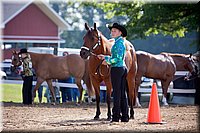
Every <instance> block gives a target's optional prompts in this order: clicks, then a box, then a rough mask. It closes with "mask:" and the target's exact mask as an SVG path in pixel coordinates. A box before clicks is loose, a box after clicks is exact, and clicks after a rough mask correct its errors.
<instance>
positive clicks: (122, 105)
mask: <svg viewBox="0 0 200 133" xmlns="http://www.w3.org/2000/svg"><path fill="white" fill-rule="evenodd" d="M126 75H127V70H126V68H125V67H112V68H111V81H112V87H113V109H112V112H113V120H114V121H118V120H119V119H120V112H121V113H122V119H128V118H129V116H128V100H127V93H126V87H127V81H126Z"/></svg>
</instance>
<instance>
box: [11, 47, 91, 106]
mask: <svg viewBox="0 0 200 133" xmlns="http://www.w3.org/2000/svg"><path fill="white" fill-rule="evenodd" d="M28 53H29V54H30V57H31V61H32V67H33V69H34V70H35V73H36V77H37V83H36V86H35V88H34V90H33V102H34V97H35V93H36V91H37V90H38V88H39V87H40V85H41V84H42V83H43V82H44V81H46V82H47V84H48V86H49V88H50V91H51V94H52V96H53V98H54V102H55V101H56V100H55V99H56V98H55V94H54V88H53V86H52V79H67V78H68V77H70V76H73V77H74V78H75V82H76V85H77V86H78V88H79V91H80V97H79V103H80V102H81V100H82V91H83V87H82V84H81V79H83V80H84V82H85V83H86V86H87V90H88V93H89V95H92V94H93V93H94V91H93V88H92V84H91V82H90V79H89V74H88V71H86V70H87V69H86V68H87V66H88V63H87V61H84V60H83V59H82V58H81V57H80V56H79V55H77V54H70V55H67V56H56V55H52V54H38V53H32V52H28ZM12 64H13V65H14V66H15V67H16V66H19V65H21V64H22V61H21V58H20V57H19V55H18V53H17V52H16V51H13V56H12ZM54 104H55V103H54Z"/></svg>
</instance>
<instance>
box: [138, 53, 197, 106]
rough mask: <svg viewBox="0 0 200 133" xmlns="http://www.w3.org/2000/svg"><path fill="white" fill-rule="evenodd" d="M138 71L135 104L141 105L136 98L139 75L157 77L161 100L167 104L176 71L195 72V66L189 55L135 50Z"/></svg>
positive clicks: (139, 81) (139, 80)
mask: <svg viewBox="0 0 200 133" xmlns="http://www.w3.org/2000/svg"><path fill="white" fill-rule="evenodd" d="M136 55H137V63H138V71H137V75H136V102H137V103H136V106H141V105H140V103H139V100H138V87H139V85H140V83H141V77H142V76H145V77H147V78H153V79H159V80H161V85H162V92H163V97H162V102H163V105H168V103H167V100H166V97H167V91H168V87H169V84H170V82H171V81H172V80H173V79H174V74H175V72H176V71H184V70H186V71H189V72H190V73H192V74H195V73H196V72H195V67H194V64H193V62H192V60H191V58H190V56H189V55H184V54H171V53H161V54H158V55H154V54H150V53H147V52H143V51H137V52H136Z"/></svg>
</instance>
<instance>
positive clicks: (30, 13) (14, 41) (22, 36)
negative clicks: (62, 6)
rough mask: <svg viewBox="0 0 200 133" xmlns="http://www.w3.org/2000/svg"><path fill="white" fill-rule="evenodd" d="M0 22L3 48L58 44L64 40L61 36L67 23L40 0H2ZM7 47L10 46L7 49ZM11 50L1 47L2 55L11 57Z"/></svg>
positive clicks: (58, 45) (57, 45)
mask: <svg viewBox="0 0 200 133" xmlns="http://www.w3.org/2000/svg"><path fill="white" fill-rule="evenodd" d="M2 9H3V11H2V12H3V14H2V15H3V18H2V19H3V22H2V23H1V26H0V28H1V30H2V36H1V39H2V42H3V43H2V44H3V46H4V47H3V49H5V48H6V46H8V45H9V46H11V47H12V48H14V49H19V48H22V47H23V48H24V47H36V46H37V47H38V46H39V47H54V48H58V47H60V43H63V42H65V41H64V40H63V39H62V38H60V34H61V32H62V31H63V30H65V29H67V27H68V25H67V23H66V22H65V21H64V20H63V19H62V18H61V17H60V16H59V15H58V14H57V13H56V12H55V11H54V10H53V9H52V8H51V7H50V6H49V5H48V3H46V2H42V1H39V2H38V1H34V0H31V1H22V2H17V1H15V2H13V1H12V2H10V1H9V2H6V0H4V1H2ZM9 51H10V50H9ZM10 54H11V52H6V49H5V51H4V50H3V59H6V58H10V57H11V55H10Z"/></svg>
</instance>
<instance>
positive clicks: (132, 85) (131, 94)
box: [127, 73, 135, 119]
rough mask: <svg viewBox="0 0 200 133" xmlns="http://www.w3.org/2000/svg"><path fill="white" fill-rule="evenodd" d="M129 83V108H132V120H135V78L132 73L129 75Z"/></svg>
mask: <svg viewBox="0 0 200 133" xmlns="http://www.w3.org/2000/svg"><path fill="white" fill-rule="evenodd" d="M127 83H128V86H127V87H128V88H127V89H128V97H129V106H130V119H134V110H133V106H134V104H135V99H134V98H135V78H134V76H133V75H132V74H131V73H128V75H127Z"/></svg>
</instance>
